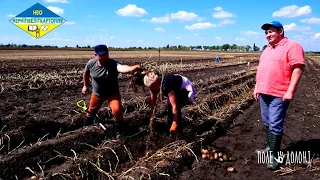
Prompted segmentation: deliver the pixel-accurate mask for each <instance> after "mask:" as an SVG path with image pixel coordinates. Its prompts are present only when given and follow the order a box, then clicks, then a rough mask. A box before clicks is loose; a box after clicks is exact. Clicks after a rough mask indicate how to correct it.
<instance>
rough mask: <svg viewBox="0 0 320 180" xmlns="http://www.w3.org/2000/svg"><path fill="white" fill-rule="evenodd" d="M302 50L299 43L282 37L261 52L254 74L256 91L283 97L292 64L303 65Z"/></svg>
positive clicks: (288, 82) (287, 85)
mask: <svg viewBox="0 0 320 180" xmlns="http://www.w3.org/2000/svg"><path fill="white" fill-rule="evenodd" d="M304 61H305V60H304V50H303V48H302V46H301V45H300V44H298V43H297V42H295V41H293V40H289V39H288V38H283V39H282V40H281V41H280V42H279V43H278V44H277V45H276V46H275V47H272V46H270V45H268V46H267V48H266V49H265V50H264V51H263V52H262V54H261V56H260V61H259V65H258V70H257V76H256V87H255V90H256V92H257V93H262V94H268V95H272V96H276V97H283V95H284V94H285V93H286V91H287V90H288V87H289V84H290V80H291V75H292V71H293V69H292V66H293V65H295V64H303V65H304Z"/></svg>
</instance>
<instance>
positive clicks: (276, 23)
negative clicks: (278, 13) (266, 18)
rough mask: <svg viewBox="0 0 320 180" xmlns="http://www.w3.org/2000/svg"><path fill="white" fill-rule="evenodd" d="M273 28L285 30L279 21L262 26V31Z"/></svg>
mask: <svg viewBox="0 0 320 180" xmlns="http://www.w3.org/2000/svg"><path fill="white" fill-rule="evenodd" d="M271 26H274V27H277V28H283V26H282V24H281V23H280V22H278V21H271V22H269V23H264V24H263V25H262V26H261V29H263V30H267V29H269V28H270V27H271Z"/></svg>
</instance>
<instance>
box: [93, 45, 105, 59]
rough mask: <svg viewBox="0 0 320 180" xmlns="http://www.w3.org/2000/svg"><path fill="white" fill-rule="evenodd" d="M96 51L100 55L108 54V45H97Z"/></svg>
mask: <svg viewBox="0 0 320 180" xmlns="http://www.w3.org/2000/svg"><path fill="white" fill-rule="evenodd" d="M94 52H95V53H96V54H97V55H99V56H102V55H104V54H108V53H109V50H108V47H107V46H106V45H104V44H100V45H97V46H95V47H94Z"/></svg>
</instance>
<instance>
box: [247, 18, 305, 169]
mask: <svg viewBox="0 0 320 180" xmlns="http://www.w3.org/2000/svg"><path fill="white" fill-rule="evenodd" d="M261 29H263V30H264V31H265V34H266V39H267V40H268V42H269V44H268V46H267V48H266V49H265V50H264V51H263V52H262V54H261V56H260V61H259V66H258V69H257V75H256V85H255V89H254V92H253V96H254V98H255V100H258V99H259V101H260V107H261V117H262V121H263V124H264V125H265V127H266V131H267V147H266V148H265V149H260V150H257V151H256V153H262V152H263V153H270V155H271V156H270V162H269V163H268V165H267V167H268V168H269V169H272V170H275V169H277V168H278V167H279V164H278V163H277V161H276V160H275V159H278V152H279V150H280V145H281V141H282V136H283V127H284V119H285V116H286V112H287V109H288V106H289V104H290V102H291V101H292V100H293V97H294V93H295V92H296V90H297V86H298V83H299V81H300V78H301V76H302V73H303V69H304V65H305V62H304V50H303V48H302V46H301V45H300V44H298V43H297V42H295V41H292V40H289V39H288V38H287V37H285V36H284V28H283V26H282V24H281V23H280V22H278V21H272V22H270V23H265V24H263V25H262V27H261Z"/></svg>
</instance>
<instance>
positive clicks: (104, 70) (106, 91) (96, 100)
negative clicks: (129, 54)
mask: <svg viewBox="0 0 320 180" xmlns="http://www.w3.org/2000/svg"><path fill="white" fill-rule="evenodd" d="M94 51H95V58H93V59H90V60H89V61H88V63H87V64H86V66H85V69H84V73H83V87H82V94H84V95H87V94H89V90H88V85H89V77H90V76H91V78H92V91H93V92H92V93H91V98H90V104H89V109H88V111H89V112H90V113H91V114H96V113H97V112H98V111H99V109H100V108H101V106H102V104H103V102H104V101H106V100H107V101H108V102H109V106H110V108H111V111H112V115H113V118H114V121H115V126H114V127H115V133H116V136H117V137H118V136H119V135H120V134H121V133H123V131H124V129H123V128H124V127H123V112H122V106H121V95H120V91H119V84H118V74H119V73H129V72H133V71H135V70H137V69H139V68H140V66H139V65H135V66H128V65H122V64H120V63H119V62H117V61H115V60H114V59H111V58H109V51H108V47H107V46H106V45H97V46H95V48H94ZM86 117H87V120H89V121H91V120H92V118H91V117H90V114H88V113H87V114H86Z"/></svg>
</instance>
